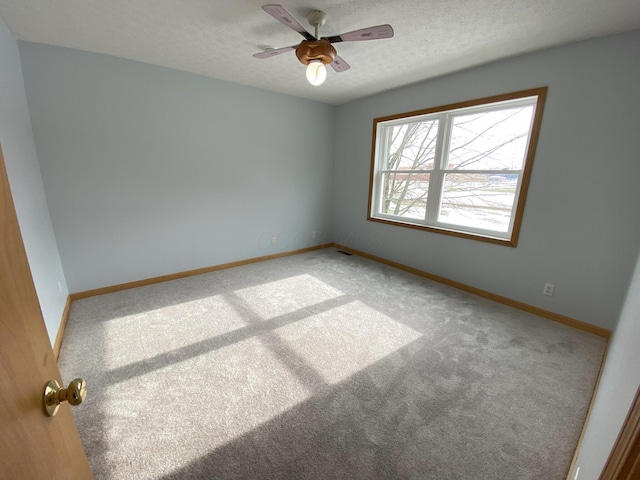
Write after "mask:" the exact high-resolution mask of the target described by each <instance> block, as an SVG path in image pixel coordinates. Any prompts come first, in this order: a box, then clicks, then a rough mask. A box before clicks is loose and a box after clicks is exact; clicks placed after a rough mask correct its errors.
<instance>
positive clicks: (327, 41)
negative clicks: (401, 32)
mask: <svg viewBox="0 0 640 480" xmlns="http://www.w3.org/2000/svg"><path fill="white" fill-rule="evenodd" d="M262 9H263V10H264V11H265V12H267V13H268V14H269V15H271V16H272V17H273V18H275V19H276V20H278V21H279V22H282V23H284V24H285V25H286V26H287V27H289V28H291V29H293V30H295V31H296V32H298V33H299V34H300V35H302V36H303V37H304V38H305V39H304V40H303V41H302V42H301V43H300V44H299V45H291V46H290V47H283V48H275V49H274V48H269V49H266V50H265V51H264V52H260V53H256V54H255V55H254V57H256V58H270V57H273V56H275V55H280V54H281V53H285V52H288V51H290V50H295V51H296V56H297V57H298V60H300V62H301V63H302V64H304V65H307V80H309V83H311V84H312V85H321V84H322V83H323V82H324V81H325V79H326V78H327V69H326V67H325V65H331V67H332V68H333V69H334V70H335V71H336V72H338V73H340V72H344V71H345V70H349V68H351V67H350V66H349V64H348V63H347V62H345V61H344V60H343V59H342V58H340V57H339V56H338V54H337V52H336V49H335V48H334V47H333V45H332V43H339V42H358V41H362V40H378V39H380V38H391V37H393V28H391V25H378V26H376V27H369V28H362V29H360V30H354V31H353V32H348V33H343V34H342V35H334V36H331V37H322V38H320V36H319V35H318V30H319V28H320V27H321V26H323V25H324V24H325V21H326V19H327V14H326V13H324V12H322V11H320V10H311V11H310V12H309V13H308V14H307V20H308V21H309V24H310V25H311V26H313V27H314V28H315V35H311V34H310V33H309V32H307V31H306V30H305V28H304V27H303V26H302V25H300V22H298V21H297V20H296V19H295V18H294V17H293V15H291V14H290V13H289V12H287V10H285V8H284V7H283V6H282V5H276V4H269V5H263V6H262Z"/></svg>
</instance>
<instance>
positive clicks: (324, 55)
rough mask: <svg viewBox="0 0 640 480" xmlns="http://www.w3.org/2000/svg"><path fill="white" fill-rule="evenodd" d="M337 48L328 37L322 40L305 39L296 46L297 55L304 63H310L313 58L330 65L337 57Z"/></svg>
mask: <svg viewBox="0 0 640 480" xmlns="http://www.w3.org/2000/svg"><path fill="white" fill-rule="evenodd" d="M336 55H337V53H336V49H335V48H333V45H331V42H329V40H327V39H326V38H321V39H320V40H303V41H302V43H300V45H298V48H296V56H297V57H298V60H300V62H301V63H303V64H304V65H309V63H310V62H311V61H313V60H320V61H321V62H322V63H323V64H325V65H329V64H330V63H331V62H333V61H334V60H335V58H336Z"/></svg>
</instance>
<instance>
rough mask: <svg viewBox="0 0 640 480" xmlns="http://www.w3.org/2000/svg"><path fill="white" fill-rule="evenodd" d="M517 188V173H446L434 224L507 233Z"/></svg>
mask: <svg viewBox="0 0 640 480" xmlns="http://www.w3.org/2000/svg"><path fill="white" fill-rule="evenodd" d="M517 185H518V175H517V174H505V175H486V174H466V173H448V174H446V175H445V176H444V189H443V195H442V203H441V205H440V211H439V212H438V221H439V222H443V223H449V224H453V225H460V226H465V227H471V228H480V229H483V230H492V231H495V232H507V231H508V230H509V221H510V219H511V211H512V209H513V201H514V198H515V195H516V187H517Z"/></svg>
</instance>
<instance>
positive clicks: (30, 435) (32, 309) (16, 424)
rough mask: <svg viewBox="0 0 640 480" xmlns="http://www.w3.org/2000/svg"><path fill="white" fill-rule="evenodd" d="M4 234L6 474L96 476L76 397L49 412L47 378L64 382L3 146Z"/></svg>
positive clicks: (2, 459) (0, 226)
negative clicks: (83, 440) (33, 274)
mask: <svg viewBox="0 0 640 480" xmlns="http://www.w3.org/2000/svg"><path fill="white" fill-rule="evenodd" d="M0 236H1V237H2V247H1V248H0V477H2V478H3V479H41V478H42V479H44V478H46V479H60V480H62V479H91V478H93V476H92V474H91V470H90V469H89V462H88V461H87V456H86V455H85V453H84V450H83V448H82V444H81V442H80V437H79V436H78V431H77V430H76V426H75V423H74V422H73V417H72V416H71V411H70V407H69V405H68V404H66V403H65V404H63V405H61V406H60V409H59V410H58V414H57V415H56V416H54V417H49V416H47V415H46V414H45V412H44V407H43V393H44V388H45V385H46V384H47V382H48V381H49V380H52V379H56V380H58V381H59V382H60V384H63V382H61V378H60V372H59V371H58V367H57V365H56V362H55V359H54V356H53V351H52V349H51V345H50V343H49V337H48V336H47V331H46V327H45V324H44V319H43V317H42V313H41V311H40V304H39V302H38V297H37V296H36V291H35V287H34V285H33V280H32V278H31V271H30V270H29V264H28V263H27V256H26V253H25V250H24V245H23V243H22V236H21V234H20V230H19V227H18V222H17V218H16V213H15V210H14V206H13V199H12V197H11V191H10V189H9V182H8V179H7V173H6V169H5V165H4V158H3V156H2V148H1V147H0ZM65 380H66V381H67V382H68V380H70V379H65ZM64 385H65V386H66V383H64ZM88 394H89V395H90V394H91V386H89V389H88ZM75 408H82V405H80V406H78V407H75Z"/></svg>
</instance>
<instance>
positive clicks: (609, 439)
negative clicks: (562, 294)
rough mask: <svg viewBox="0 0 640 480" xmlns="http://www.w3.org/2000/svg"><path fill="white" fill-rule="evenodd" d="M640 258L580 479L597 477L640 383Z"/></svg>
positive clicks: (606, 370) (600, 393) (612, 347)
mask: <svg viewBox="0 0 640 480" xmlns="http://www.w3.org/2000/svg"><path fill="white" fill-rule="evenodd" d="M639 345H640V258H638V263H637V264H636V269H635V275H634V277H633V280H632V282H631V286H630V287H629V293H628V294H627V300H626V302H625V304H624V308H623V309H622V314H621V315H620V321H619V323H618V328H616V331H615V333H614V335H613V338H612V339H611V343H610V344H609V353H608V355H607V362H606V364H605V367H604V370H603V372H602V379H601V380H600V386H599V387H598V395H597V396H596V399H595V402H594V405H593V410H592V412H591V417H590V419H589V425H588V426H587V430H586V431H585V435H584V440H583V442H582V447H581V449H580V454H579V456H578V461H577V463H576V468H577V467H580V474H579V477H578V479H579V480H597V479H598V478H599V477H600V472H601V471H602V468H603V467H604V464H605V462H606V461H607V458H608V457H609V452H610V451H611V449H612V448H613V445H614V443H615V441H616V439H617V438H618V432H619V430H620V427H621V426H622V423H623V422H624V419H625V417H626V416H627V412H628V411H629V408H630V407H631V402H632V401H633V398H634V396H635V393H636V389H637V388H638V386H639V385H640V368H638V366H639V365H640V348H638V346H639Z"/></svg>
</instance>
